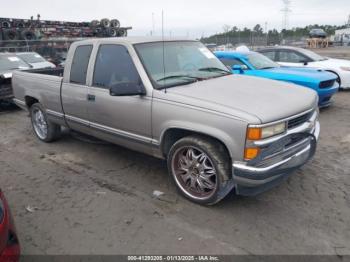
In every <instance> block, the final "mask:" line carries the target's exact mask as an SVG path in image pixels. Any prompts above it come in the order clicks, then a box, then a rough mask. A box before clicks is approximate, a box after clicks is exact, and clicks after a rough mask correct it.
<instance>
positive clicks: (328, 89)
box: [215, 51, 339, 107]
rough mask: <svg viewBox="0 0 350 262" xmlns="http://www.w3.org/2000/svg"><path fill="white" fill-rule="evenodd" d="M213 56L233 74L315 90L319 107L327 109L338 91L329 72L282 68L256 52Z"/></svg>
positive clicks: (334, 80) (334, 79) (235, 52)
mask: <svg viewBox="0 0 350 262" xmlns="http://www.w3.org/2000/svg"><path fill="white" fill-rule="evenodd" d="M215 55H216V56H217V57H218V58H219V59H220V60H221V61H222V62H223V63H224V64H225V65H226V66H227V67H229V68H231V70H232V72H233V73H236V74H245V75H249V76H257V77H264V78H269V79H274V80H280V81H285V82H290V83H294V84H297V85H301V86H305V87H308V88H311V89H313V90H315V91H316V92H317V93H318V96H319V107H327V106H329V105H330V104H331V103H332V102H331V98H332V96H333V95H334V94H335V93H336V92H337V91H338V89H339V84H338V82H337V81H336V80H337V76H336V75H335V74H333V73H331V72H327V71H322V70H318V69H312V68H296V67H282V66H280V65H278V64H277V63H275V62H274V61H272V60H270V59H269V58H268V57H266V56H264V55H262V54H259V53H256V52H252V51H249V52H238V51H233V52H231V51H230V52H226V51H225V52H215Z"/></svg>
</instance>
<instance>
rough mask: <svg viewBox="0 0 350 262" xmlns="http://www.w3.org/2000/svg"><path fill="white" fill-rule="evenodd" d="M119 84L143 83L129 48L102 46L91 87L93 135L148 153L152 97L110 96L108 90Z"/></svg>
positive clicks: (89, 106) (91, 124) (90, 110)
mask: <svg viewBox="0 0 350 262" xmlns="http://www.w3.org/2000/svg"><path fill="white" fill-rule="evenodd" d="M119 83H123V84H126V85H127V84H128V83H142V81H141V78H140V75H139V73H138V71H137V69H136V67H135V65H134V62H133V60H132V57H131V56H130V54H129V52H128V49H127V48H126V46H123V45H117V44H101V45H100V46H99V48H98V50H97V53H96V58H95V66H94V70H93V76H92V79H91V86H90V87H89V96H90V97H91V100H90V101H89V105H88V113H89V121H90V126H91V132H93V135H95V136H97V137H100V138H102V139H105V140H108V141H111V142H114V143H117V144H120V145H124V146H127V147H129V146H131V147H132V148H134V149H138V150H139V151H144V150H146V151H147V147H149V146H150V143H151V132H152V131H151V104H152V98H151V95H150V94H146V95H142V96H140V95H136V96H111V95H110V91H109V88H110V86H112V85H116V84H119Z"/></svg>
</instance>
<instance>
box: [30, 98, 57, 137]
mask: <svg viewBox="0 0 350 262" xmlns="http://www.w3.org/2000/svg"><path fill="white" fill-rule="evenodd" d="M30 116H31V120H32V126H33V130H34V133H35V135H36V136H37V137H38V138H39V139H40V140H41V141H44V142H47V143H49V142H53V141H55V140H57V139H58V138H59V137H60V135H61V126H59V125H57V124H55V123H52V122H50V121H49V120H48V119H47V116H46V113H45V110H44V109H43V107H42V106H41V105H40V104H39V103H36V104H34V105H32V106H31V108H30Z"/></svg>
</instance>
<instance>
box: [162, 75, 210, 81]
mask: <svg viewBox="0 0 350 262" xmlns="http://www.w3.org/2000/svg"><path fill="white" fill-rule="evenodd" d="M174 78H189V79H193V80H196V81H199V80H203V78H200V77H196V76H189V75H171V76H166V77H163V78H160V79H157V82H159V81H164V80H168V79H174Z"/></svg>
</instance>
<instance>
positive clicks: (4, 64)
mask: <svg viewBox="0 0 350 262" xmlns="http://www.w3.org/2000/svg"><path fill="white" fill-rule="evenodd" d="M28 68H29V65H28V64H27V63H25V62H24V61H22V60H21V59H20V58H18V57H17V56H11V55H9V56H7V55H6V56H0V71H6V70H14V69H28Z"/></svg>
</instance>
